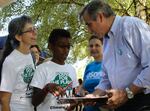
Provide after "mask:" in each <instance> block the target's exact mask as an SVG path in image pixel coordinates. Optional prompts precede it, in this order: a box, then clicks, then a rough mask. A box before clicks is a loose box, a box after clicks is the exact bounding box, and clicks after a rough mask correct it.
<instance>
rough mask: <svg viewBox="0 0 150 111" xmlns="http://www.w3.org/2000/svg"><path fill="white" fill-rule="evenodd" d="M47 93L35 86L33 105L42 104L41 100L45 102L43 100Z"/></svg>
mask: <svg viewBox="0 0 150 111" xmlns="http://www.w3.org/2000/svg"><path fill="white" fill-rule="evenodd" d="M46 95H47V93H46V92H44V91H43V90H42V89H39V88H36V87H34V88H33V96H32V104H33V106H35V107H36V106H38V105H39V104H41V102H43V100H44V99H45V97H46Z"/></svg>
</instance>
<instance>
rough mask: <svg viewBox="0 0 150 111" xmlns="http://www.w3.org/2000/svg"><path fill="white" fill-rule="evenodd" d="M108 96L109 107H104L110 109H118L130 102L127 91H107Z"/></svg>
mask: <svg viewBox="0 0 150 111" xmlns="http://www.w3.org/2000/svg"><path fill="white" fill-rule="evenodd" d="M107 94H108V97H109V98H108V101H107V105H106V106H104V107H105V108H108V109H114V108H117V107H119V106H121V105H122V104H124V103H125V102H126V101H127V100H128V97H127V94H126V91H125V90H116V89H111V90H108V91H107Z"/></svg>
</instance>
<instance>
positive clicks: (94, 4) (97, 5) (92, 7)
mask: <svg viewBox="0 0 150 111" xmlns="http://www.w3.org/2000/svg"><path fill="white" fill-rule="evenodd" d="M85 12H87V13H88V15H89V16H90V17H91V19H92V20H96V18H97V14H98V13H99V12H102V13H103V14H104V16H105V17H110V16H112V15H115V13H114V12H113V10H112V9H111V7H110V6H109V5H108V4H107V3H105V2H104V1H103V0H92V1H91V2H90V3H89V4H87V5H86V6H85V7H84V8H83V9H82V11H81V13H80V14H79V17H80V20H82V17H83V15H84V13H85Z"/></svg>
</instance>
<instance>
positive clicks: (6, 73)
mask: <svg viewBox="0 0 150 111" xmlns="http://www.w3.org/2000/svg"><path fill="white" fill-rule="evenodd" d="M12 64H14V63H12V62H11V61H10V60H8V59H7V58H6V59H5V61H4V63H3V66H2V80H1V86H0V91H5V92H10V93H12V92H13V89H14V88H15V84H16V79H17V73H16V72H15V69H16V68H15V67H14V66H15V65H12Z"/></svg>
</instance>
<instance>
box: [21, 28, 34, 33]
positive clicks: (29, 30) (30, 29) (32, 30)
mask: <svg viewBox="0 0 150 111" xmlns="http://www.w3.org/2000/svg"><path fill="white" fill-rule="evenodd" d="M28 32H29V33H36V32H37V27H31V28H29V29H28V30H26V31H23V32H21V34H24V33H28Z"/></svg>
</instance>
